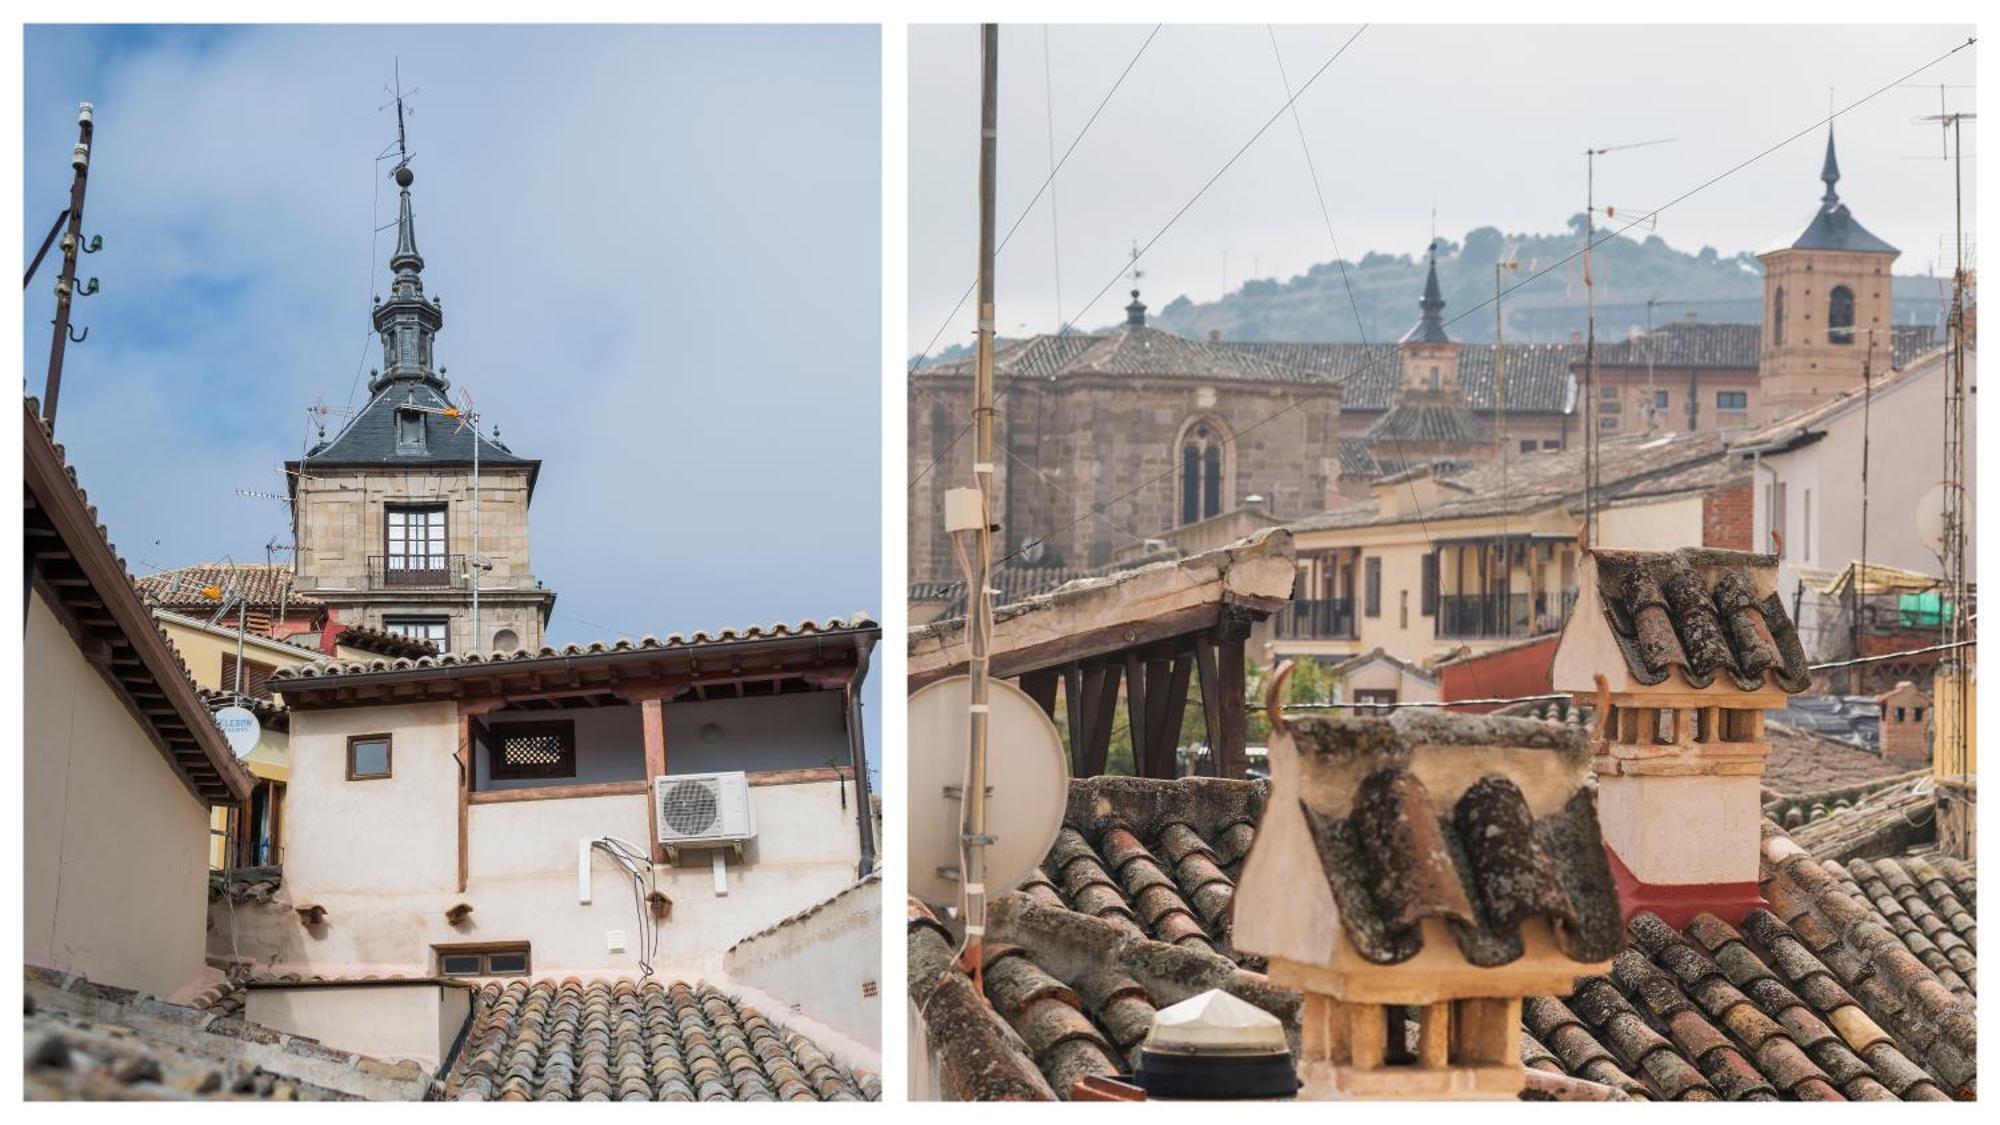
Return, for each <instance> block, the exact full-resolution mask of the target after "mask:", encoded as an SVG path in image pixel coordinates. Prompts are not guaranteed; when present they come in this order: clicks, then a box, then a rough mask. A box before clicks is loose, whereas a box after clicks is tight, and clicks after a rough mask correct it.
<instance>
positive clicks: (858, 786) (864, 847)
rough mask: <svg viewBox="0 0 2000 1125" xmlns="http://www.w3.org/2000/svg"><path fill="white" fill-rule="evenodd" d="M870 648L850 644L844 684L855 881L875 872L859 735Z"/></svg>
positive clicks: (863, 743)
mask: <svg viewBox="0 0 2000 1125" xmlns="http://www.w3.org/2000/svg"><path fill="white" fill-rule="evenodd" d="M873 647H874V644H873V642H871V641H869V640H867V639H866V638H863V639H860V640H857V641H856V642H855V644H854V678H853V679H852V680H849V681H848V684H847V755H848V762H849V764H851V765H852V766H853V767H854V803H855V805H856V806H857V807H856V809H855V814H856V816H857V819H858V820H859V823H860V827H861V868H860V872H859V874H857V875H856V876H855V878H857V879H866V878H867V877H868V875H869V873H870V872H872V871H874V870H875V810H874V808H873V807H872V806H871V805H870V803H869V800H868V751H867V747H866V740H865V739H863V738H862V735H861V685H862V683H863V681H865V680H867V679H868V652H869V650H870V649H871V648H873Z"/></svg>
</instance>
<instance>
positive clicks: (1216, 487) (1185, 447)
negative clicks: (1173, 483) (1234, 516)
mask: <svg viewBox="0 0 2000 1125" xmlns="http://www.w3.org/2000/svg"><path fill="white" fill-rule="evenodd" d="M1222 444H1223V440H1222V433H1221V431H1220V430H1219V429H1218V428H1217V427H1215V426H1213V425H1210V424H1209V423H1207V422H1196V423H1195V424H1194V425H1192V426H1190V427H1188V429H1187V432H1186V434H1185V436H1183V437H1182V438H1181V523H1183V524H1190V523H1199V522H1200V521H1202V520H1205V519H1209V518H1212V517H1214V516H1219V515H1221V514H1222V491H1223V490H1222V476H1223V471H1224V466H1223V456H1222Z"/></svg>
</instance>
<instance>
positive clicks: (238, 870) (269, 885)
mask: <svg viewBox="0 0 2000 1125" xmlns="http://www.w3.org/2000/svg"><path fill="white" fill-rule="evenodd" d="M284 884H285V869H284V868H283V867H281V866H279V865H277V864H271V865H269V866H265V867H232V868H229V869H228V870H225V871H210V872H209V873H208V901H210V902H216V901H218V900H220V899H223V898H228V899H229V900H230V901H231V902H254V903H258V904H260V905H261V904H263V903H267V902H270V901H271V900H272V899H273V898H275V897H277V894H278V888H280V887H282V886H284ZM195 1006H196V1007H198V1008H201V1007H207V1006H208V1005H206V1004H201V1003H199V1002H197V1003H196V1005H195Z"/></svg>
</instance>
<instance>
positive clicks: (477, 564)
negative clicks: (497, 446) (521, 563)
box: [466, 414, 486, 652]
mask: <svg viewBox="0 0 2000 1125" xmlns="http://www.w3.org/2000/svg"><path fill="white" fill-rule="evenodd" d="M466 421H467V422H468V423H470V425H471V426H472V566H471V567H470V569H471V571H472V637H471V638H470V647H469V648H468V649H467V651H469V652H484V651H486V644H485V642H484V641H481V640H480V639H479V638H480V632H479V571H480V570H481V568H483V567H484V566H485V565H486V559H485V557H484V556H482V555H481V554H480V553H479V415H477V414H474V415H472V417H470V418H468V419H466Z"/></svg>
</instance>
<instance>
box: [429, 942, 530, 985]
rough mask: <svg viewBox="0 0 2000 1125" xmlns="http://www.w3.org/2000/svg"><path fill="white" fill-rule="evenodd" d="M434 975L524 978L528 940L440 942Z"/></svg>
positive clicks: (437, 948)
mask: <svg viewBox="0 0 2000 1125" xmlns="http://www.w3.org/2000/svg"><path fill="white" fill-rule="evenodd" d="M434 948H435V949H436V950H437V966H438V975H439V976H443V977H524V976H527V975H528V943H527V942H505V943H500V944H495V945H475V946H463V945H458V946H451V945H440V946H435V947H434Z"/></svg>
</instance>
